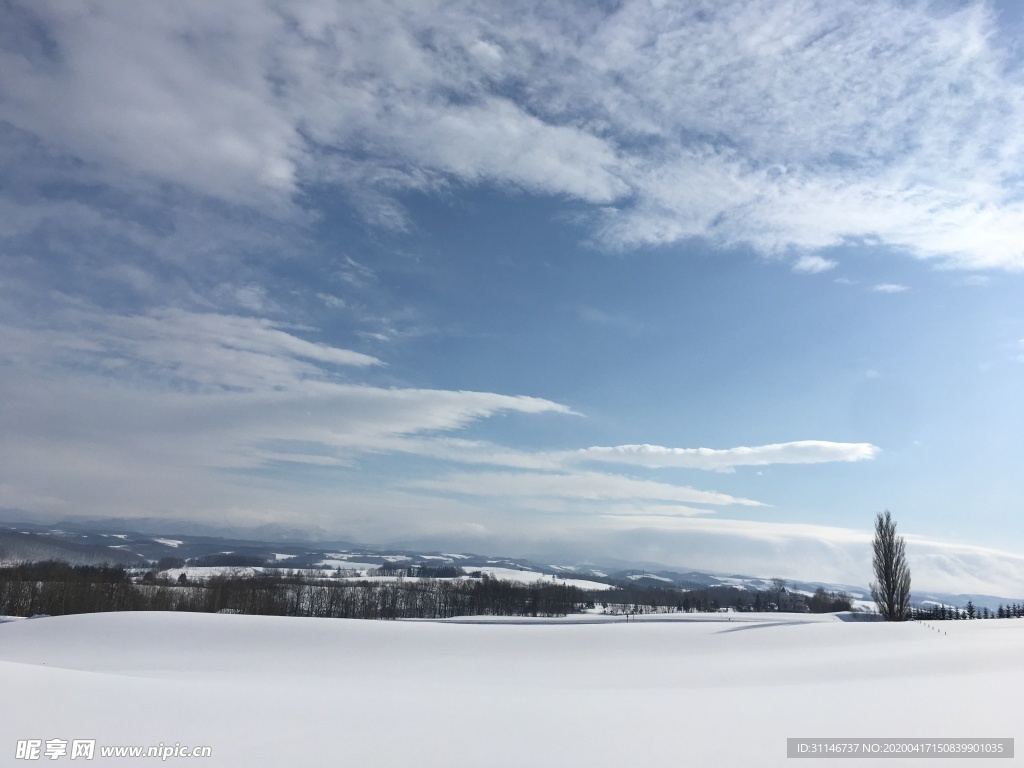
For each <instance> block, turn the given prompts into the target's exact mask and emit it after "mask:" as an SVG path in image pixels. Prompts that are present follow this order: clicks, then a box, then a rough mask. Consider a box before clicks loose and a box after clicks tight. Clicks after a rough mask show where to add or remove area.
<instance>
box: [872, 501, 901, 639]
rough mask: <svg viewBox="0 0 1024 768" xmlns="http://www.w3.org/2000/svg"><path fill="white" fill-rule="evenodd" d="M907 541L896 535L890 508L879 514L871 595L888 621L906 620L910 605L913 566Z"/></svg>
mask: <svg viewBox="0 0 1024 768" xmlns="http://www.w3.org/2000/svg"><path fill="white" fill-rule="evenodd" d="M906 548H907V545H906V542H905V541H904V540H903V537H902V536H897V535H896V523H895V521H894V520H893V519H892V514H890V512H889V510H885V512H884V513H882V512H879V513H878V516H877V517H876V518H875V540H874V542H873V543H872V549H873V550H874V569H875V581H874V582H872V584H871V597H872V598H874V600H875V605H877V606H878V612H879V613H881V614H882V616H884V617H885V620H886V621H904V620H905V619H906V618H907V611H908V610H909V608H910V568H909V567H907V557H906Z"/></svg>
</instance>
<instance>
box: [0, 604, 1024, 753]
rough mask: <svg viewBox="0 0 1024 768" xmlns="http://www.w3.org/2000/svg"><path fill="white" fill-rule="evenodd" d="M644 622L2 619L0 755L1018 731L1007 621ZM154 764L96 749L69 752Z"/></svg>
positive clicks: (774, 742)
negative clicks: (59, 746)
mask: <svg viewBox="0 0 1024 768" xmlns="http://www.w3.org/2000/svg"><path fill="white" fill-rule="evenodd" d="M652 618H656V619H657V620H652V621H645V620H644V619H643V618H641V619H640V620H634V621H630V622H629V623H625V622H624V621H623V620H622V619H618V620H608V619H601V620H599V621H598V623H582V622H581V621H580V620H579V619H575V620H572V619H571V620H569V621H565V622H558V621H554V622H553V621H551V620H547V621H545V622H536V623H534V622H530V621H523V620H519V621H515V622H508V623H500V622H488V623H477V624H473V623H466V622H465V621H463V622H382V621H347V620H340V619H300V618H277V617H256V616H239V615H209V614H185V613H119V614H91V615H79V616H67V617H57V618H43V619H35V620H29V621H15V622H10V623H3V624H0V690H3V692H4V697H3V698H4V708H3V717H0V764H3V765H16V764H23V765H29V764H33V763H31V762H26V761H16V760H14V759H13V758H14V756H15V747H16V743H17V741H18V740H21V739H33V738H34V739H41V740H44V741H45V740H47V739H65V740H71V739H95V740H96V742H97V750H98V749H99V747H100V746H103V745H140V746H141V745H150V744H153V745H156V744H160V743H163V744H165V745H167V744H171V745H173V744H174V743H175V742H178V743H181V744H185V745H190V746H192V745H194V746H198V745H208V746H210V747H212V750H213V756H212V757H211V758H208V759H202V758H200V759H192V760H188V759H184V758H169V759H168V760H167V761H166V764H168V765H184V764H189V765H209V766H218V767H220V766H239V767H240V768H241V767H243V766H244V767H245V768H263V767H266V768H271V767H273V768H278V767H279V766H301V767H302V768H306V767H310V766H339V765H353V766H361V767H363V768H371V767H376V766H396V767H397V766H406V765H415V766H443V768H457V767H459V766H516V767H517V768H521V767H526V766H528V767H534V766H557V767H558V768H569V767H570V766H587V767H588V768H590V767H595V768H596V767H598V766H615V768H622V767H623V766H782V765H789V766H790V767H791V768H792V762H791V761H789V760H787V759H786V757H785V754H786V738H787V737H793V736H805V737H829V736H831V737H857V738H861V737H908V736H917V737H940V736H957V737H1018V736H1020V735H1021V731H1022V726H1021V721H1022V718H1021V713H1022V712H1024V652H1022V651H1024V620H1001V621H999V620H993V621H984V622H983V621H974V622H966V621H962V622H943V623H937V624H935V625H934V626H935V627H938V631H936V630H935V629H932V628H929V627H928V626H925V625H922V624H916V623H909V624H885V623H869V622H863V623H861V622H843V621H840V620H838V619H836V618H835V617H832V616H795V615H779V614H761V615H758V614H738V615H737V614H730V615H713V614H708V615H698V616H695V615H689V616H687V615H682V616H680V615H676V616H674V617H673V616H658V617H652ZM947 633H948V634H947ZM1018 748H1020V747H1019V746H1018ZM67 760H69V758H67V757H65V758H61V759H60V760H56V761H50V760H46V761H45V763H46V764H47V765H61V764H64V763H63V761H67ZM159 762H160V761H159V760H157V759H154V758H139V759H136V760H132V759H129V758H107V759H103V758H101V757H100V756H99V753H98V751H97V753H96V757H95V758H94V759H93V760H92V761H90V762H83V765H97V766H102V765H112V766H113V765H118V766H125V765H131V764H140V765H154V764H157V763H159ZM826 762H831V761H826ZM863 762H866V761H863V760H862V761H858V760H853V761H843V762H842V763H840V765H844V766H852V765H857V764H860V763H863ZM71 764H72V765H74V764H77V763H71ZM800 764H801V763H797V765H800ZM814 764H821V761H817V763H814ZM870 764H872V765H876V764H877V763H875V762H874V761H872V762H871V763H870ZM928 764H929V761H926V760H918V761H913V762H911V765H928ZM943 764H947V762H945V761H944V762H943ZM948 764H949V765H973V764H980V765H990V766H991V765H995V766H998V765H1000V764H1005V763H1000V762H998V761H997V762H995V763H991V762H988V761H986V762H981V761H980V760H973V761H972V760H954V761H952V762H948Z"/></svg>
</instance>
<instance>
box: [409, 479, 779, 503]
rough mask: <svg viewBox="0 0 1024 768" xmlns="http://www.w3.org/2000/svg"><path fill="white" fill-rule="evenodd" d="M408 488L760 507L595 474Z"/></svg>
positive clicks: (429, 483)
mask: <svg viewBox="0 0 1024 768" xmlns="http://www.w3.org/2000/svg"><path fill="white" fill-rule="evenodd" d="M410 487H414V488H419V489H423V490H430V491H444V492H446V493H459V494H468V495H475V496H490V497H495V498H503V497H518V496H527V497H540V498H543V497H555V498H570V499H580V500H590V501H601V500H605V499H635V500H648V501H663V502H681V503H684V504H714V505H731V504H739V505H741V506H747V507H760V506H764V505H763V504H762V503H761V502H758V501H754V500H752V499H744V498H739V497H734V496H730V495H728V494H725V493H719V492H717V491H701V490H697V489H695V488H689V487H686V486H681V485H671V484H669V483H660V482H655V481H652V480H639V479H636V478H631V477H625V476H622V475H609V474H603V473H599V472H574V473H541V472H473V473H454V474H451V475H448V476H445V477H440V478H437V479H431V480H421V481H416V482H414V483H412V484H410Z"/></svg>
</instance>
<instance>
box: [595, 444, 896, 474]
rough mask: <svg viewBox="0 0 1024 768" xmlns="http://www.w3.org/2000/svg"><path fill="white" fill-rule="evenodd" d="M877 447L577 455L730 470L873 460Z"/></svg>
mask: <svg viewBox="0 0 1024 768" xmlns="http://www.w3.org/2000/svg"><path fill="white" fill-rule="evenodd" d="M878 453H879V448H878V447H877V446H874V445H871V444H870V443H833V442H828V441H825V440H800V441H796V442H791V443H777V444H774V445H759V446H754V447H746V446H741V447H739V448H726V449H714V448H666V447H664V446H660V445H617V446H611V447H600V446H595V447H592V448H586V449H583V450H581V451H579V452H577V454H576V456H578V457H579V458H581V459H583V460H587V461H604V462H612V463H617V464H634V465H640V466H646V467H685V468H692V469H710V470H719V471H722V470H730V469H732V468H733V467H741V466H748V467H754V466H766V465H769V464H820V463H824V462H833V461H865V460H869V459H873V458H875V456H877V455H878Z"/></svg>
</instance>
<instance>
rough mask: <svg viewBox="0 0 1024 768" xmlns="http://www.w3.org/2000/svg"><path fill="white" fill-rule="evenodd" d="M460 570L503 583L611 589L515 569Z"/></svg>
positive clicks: (465, 568)
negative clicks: (486, 576) (489, 577)
mask: <svg viewBox="0 0 1024 768" xmlns="http://www.w3.org/2000/svg"><path fill="white" fill-rule="evenodd" d="M462 570H463V571H464V572H465V573H466V574H470V573H477V572H480V573H486V574H488V575H489V576H493V577H494V578H496V579H503V580H505V581H518V582H521V583H523V584H534V583H537V582H541V583H544V584H565V585H567V586H570V587H579V588H580V589H593V590H605V589H612V586H611V585H610V584H605V583H603V582H600V581H589V580H587V579H566V578H563V577H561V576H553V575H551V574H549V573H540V572H538V571H521V570H518V569H517V568H494V567H492V566H489V565H487V566H483V567H477V566H474V565H464V566H462Z"/></svg>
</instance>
